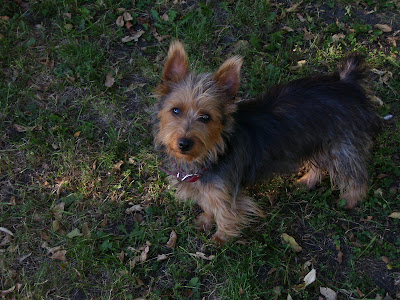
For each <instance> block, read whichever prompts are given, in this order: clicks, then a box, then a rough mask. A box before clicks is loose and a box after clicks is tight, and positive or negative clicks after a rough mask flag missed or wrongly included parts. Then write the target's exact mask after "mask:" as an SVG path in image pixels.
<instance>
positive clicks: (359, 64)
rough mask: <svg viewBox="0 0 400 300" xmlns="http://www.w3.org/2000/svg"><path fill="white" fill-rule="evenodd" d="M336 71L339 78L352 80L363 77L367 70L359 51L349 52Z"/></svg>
mask: <svg viewBox="0 0 400 300" xmlns="http://www.w3.org/2000/svg"><path fill="white" fill-rule="evenodd" d="M338 71H339V76H340V80H343V81H348V82H354V81H358V80H361V79H363V78H364V77H365V76H366V71H367V68H366V66H365V59H364V56H363V55H361V54H359V53H353V54H350V55H349V56H347V57H346V59H345V60H344V61H343V63H342V64H341V65H340V66H339V69H338Z"/></svg>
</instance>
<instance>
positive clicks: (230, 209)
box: [177, 182, 264, 243]
mask: <svg viewBox="0 0 400 300" xmlns="http://www.w3.org/2000/svg"><path fill="white" fill-rule="evenodd" d="M177 197H178V199H182V200H186V199H192V200H194V201H196V202H197V203H198V204H199V205H200V207H201V208H202V210H203V211H204V213H202V214H201V215H199V216H198V219H197V220H196V221H197V223H198V226H199V227H200V228H201V229H203V228H204V230H208V229H209V228H211V227H212V225H213V223H214V222H215V223H216V225H217V232H216V233H215V234H214V236H213V239H215V240H216V241H217V242H219V243H221V242H223V241H227V240H228V239H229V238H231V237H234V236H238V235H239V234H240V232H241V230H242V229H243V228H244V227H246V226H247V225H249V224H250V223H251V222H252V220H253V218H254V217H256V216H258V217H263V216H264V213H263V212H262V210H261V209H260V208H259V207H258V205H257V204H256V203H255V202H254V199H253V198H251V197H248V196H245V195H243V194H239V195H238V196H237V197H236V198H233V195H231V194H230V193H229V191H228V189H227V188H226V187H225V185H224V184H223V183H222V182H219V183H213V184H208V185H206V186H204V185H201V184H200V183H198V182H195V183H184V182H183V183H180V184H179V185H178V186H177Z"/></svg>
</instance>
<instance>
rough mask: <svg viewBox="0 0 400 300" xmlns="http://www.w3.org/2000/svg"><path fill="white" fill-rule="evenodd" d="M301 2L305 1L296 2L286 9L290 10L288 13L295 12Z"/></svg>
mask: <svg viewBox="0 0 400 300" xmlns="http://www.w3.org/2000/svg"><path fill="white" fill-rule="evenodd" d="M301 3H303V1H300V2H298V3H296V4H295V5H292V6H291V7H289V8H287V9H286V12H288V13H291V12H295V11H296V10H297V8H298V7H299V5H300V4H301Z"/></svg>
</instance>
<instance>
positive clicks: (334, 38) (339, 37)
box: [332, 33, 346, 43]
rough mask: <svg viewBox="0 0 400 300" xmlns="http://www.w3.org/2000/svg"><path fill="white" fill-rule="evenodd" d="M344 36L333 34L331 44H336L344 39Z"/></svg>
mask: <svg viewBox="0 0 400 300" xmlns="http://www.w3.org/2000/svg"><path fill="white" fill-rule="evenodd" d="M345 37H346V36H345V35H344V34H343V33H338V34H334V35H332V42H334V43H337V42H339V41H340V40H342V39H344V38H345Z"/></svg>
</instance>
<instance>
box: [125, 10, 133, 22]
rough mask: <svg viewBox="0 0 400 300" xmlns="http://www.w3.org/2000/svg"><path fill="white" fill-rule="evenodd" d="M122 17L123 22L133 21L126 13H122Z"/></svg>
mask: <svg viewBox="0 0 400 300" xmlns="http://www.w3.org/2000/svg"><path fill="white" fill-rule="evenodd" d="M123 17H124V20H125V21H132V20H133V18H132V16H131V14H130V13H128V12H124V14H123Z"/></svg>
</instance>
